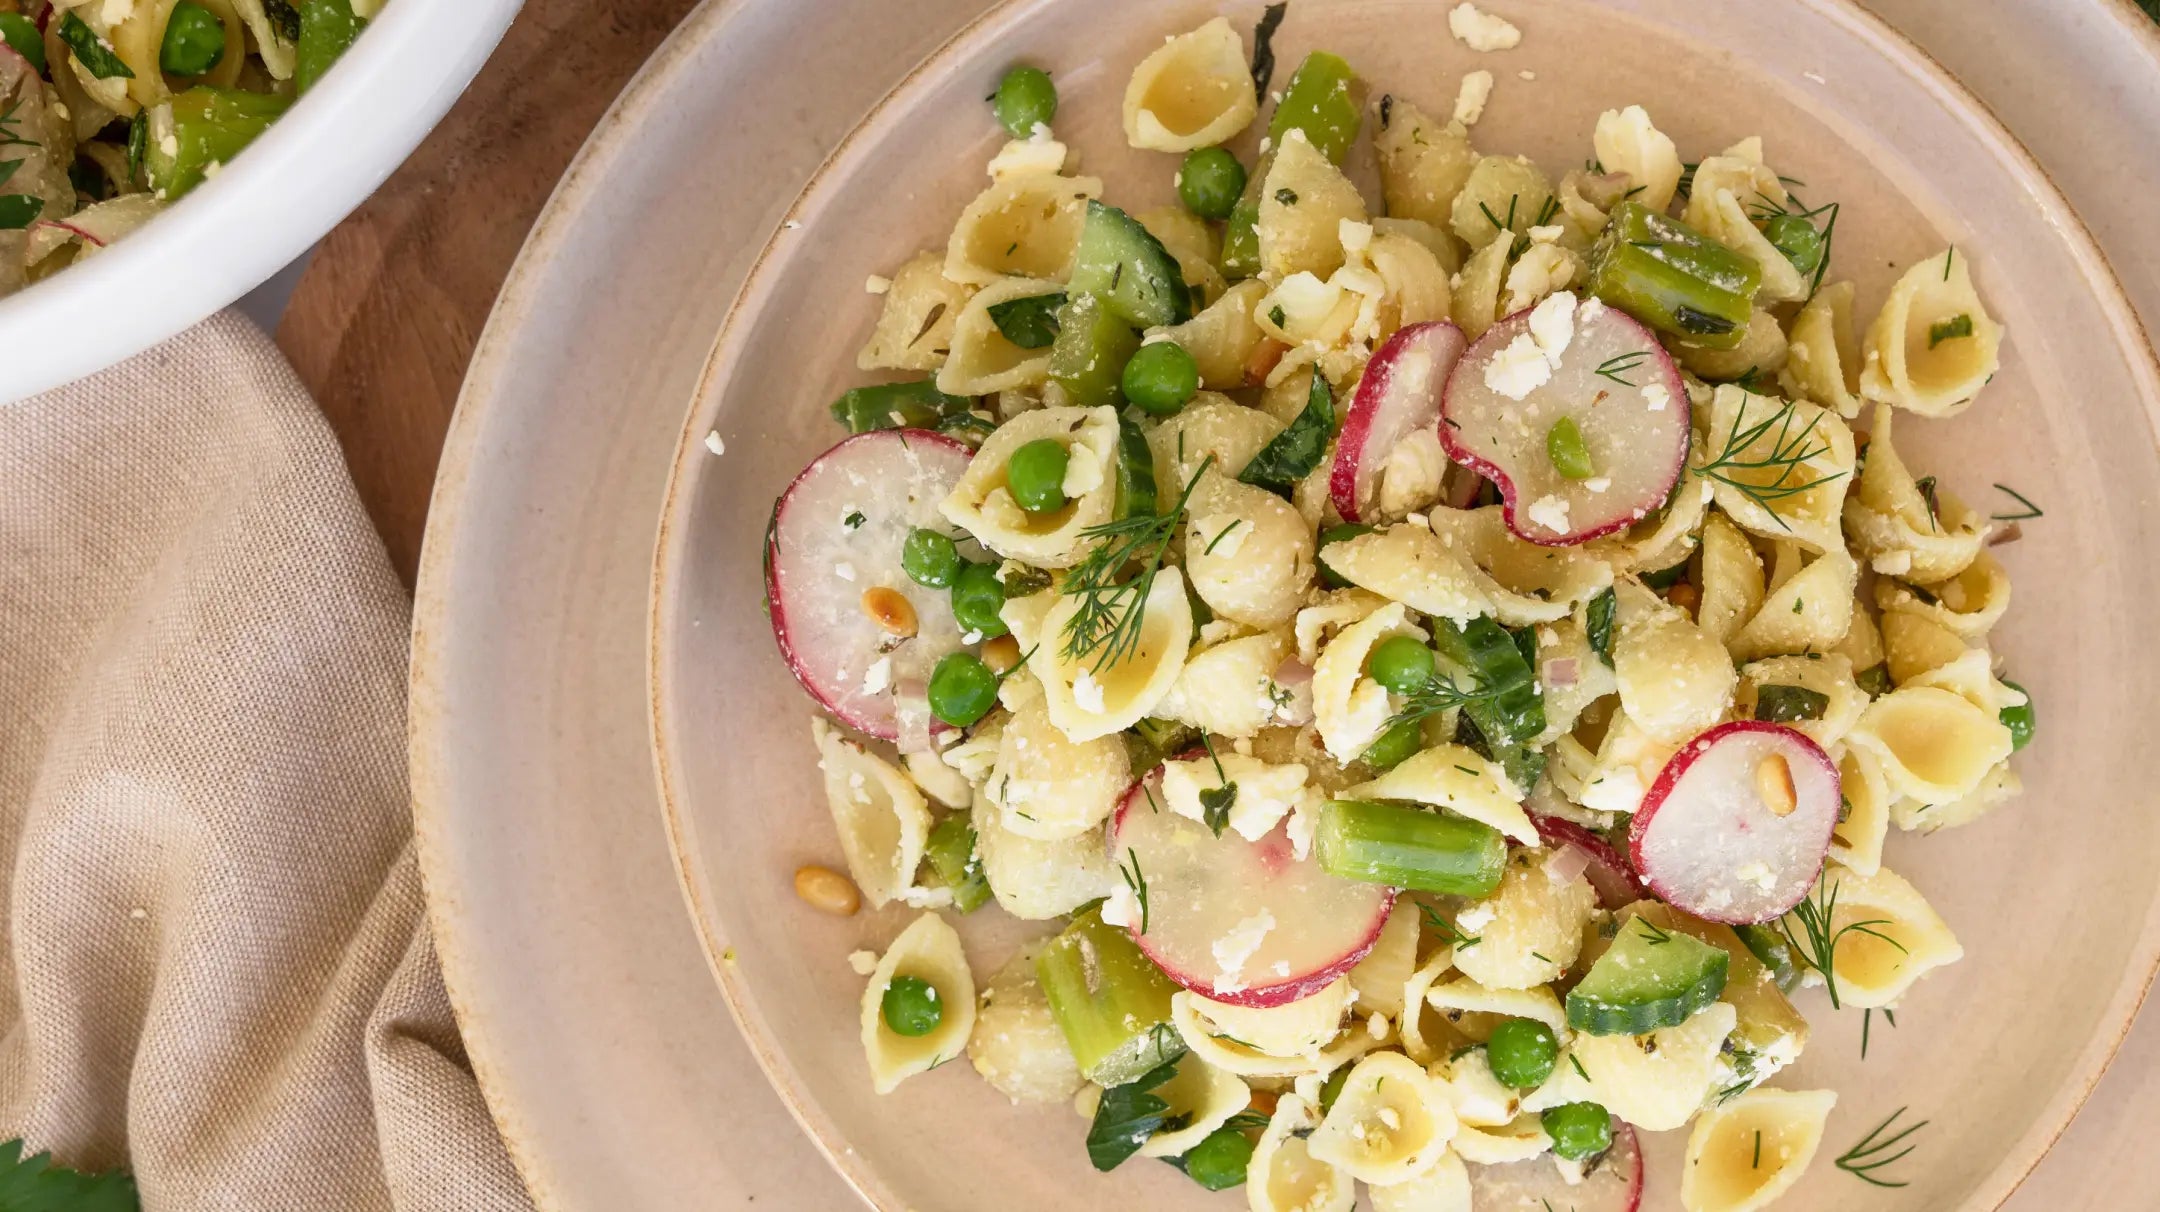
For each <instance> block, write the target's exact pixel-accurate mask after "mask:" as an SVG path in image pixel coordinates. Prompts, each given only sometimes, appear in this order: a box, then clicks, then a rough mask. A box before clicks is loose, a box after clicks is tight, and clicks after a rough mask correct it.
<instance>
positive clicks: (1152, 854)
mask: <svg viewBox="0 0 2160 1212" xmlns="http://www.w3.org/2000/svg"><path fill="white" fill-rule="evenodd" d="M1295 820H1296V817H1295V816H1288V817H1285V818H1284V819H1283V820H1282V821H1281V822H1280V823H1278V824H1277V825H1276V826H1275V828H1274V830H1273V831H1271V832H1269V833H1267V834H1264V835H1263V836H1262V837H1261V838H1260V840H1259V841H1257V842H1249V841H1246V840H1245V839H1244V838H1243V837H1241V836H1239V835H1238V833H1237V832H1236V831H1235V830H1231V829H1225V830H1224V831H1223V833H1222V836H1220V837H1217V836H1215V834H1214V833H1213V832H1211V831H1210V830H1209V829H1208V827H1207V826H1206V825H1204V824H1202V823H1201V822H1199V821H1195V820H1193V819H1191V818H1190V817H1185V816H1180V815H1178V814H1177V813H1175V812H1172V811H1171V810H1170V807H1169V805H1168V804H1167V803H1165V802H1164V800H1163V795H1162V770H1161V768H1159V767H1158V768H1157V769H1156V770H1155V771H1154V772H1153V773H1151V774H1149V775H1148V777H1147V778H1146V779H1145V780H1144V781H1142V782H1141V783H1140V785H1138V786H1136V787H1134V788H1133V789H1132V790H1131V791H1129V792H1127V793H1126V795H1125V802H1124V804H1123V805H1122V806H1120V807H1119V809H1118V813H1117V818H1116V820H1115V822H1114V823H1113V825H1112V828H1111V847H1110V848H1111V857H1112V859H1113V860H1115V861H1116V863H1117V865H1118V867H1119V868H1120V869H1121V870H1123V871H1124V872H1126V873H1127V874H1126V882H1127V884H1128V885H1132V886H1134V887H1135V889H1136V890H1137V887H1138V885H1140V884H1142V883H1144V884H1145V885H1146V888H1147V903H1146V906H1145V908H1146V915H1145V916H1146V919H1147V920H1146V921H1145V923H1141V922H1134V923H1132V925H1131V926H1130V927H1129V928H1130V929H1131V930H1132V935H1133V941H1135V942H1137V943H1138V944H1140V949H1141V950H1142V951H1144V952H1146V953H1147V956H1148V958H1149V959H1152V960H1154V961H1155V963H1156V966H1158V967H1160V968H1161V969H1162V970H1163V971H1164V972H1166V973H1168V974H1169V975H1170V979H1171V980H1174V981H1176V982H1177V983H1179V984H1180V985H1183V986H1185V987H1186V988H1187V989H1190V990H1192V991H1193V992H1195V993H1198V994H1200V995H1201V996H1203V997H1207V998H1211V999H1213V1000H1215V1001H1219V1002H1228V1003H1230V1004H1232V1005H1237V1006H1253V1007H1267V1006H1280V1005H1283V1004H1285V1003H1287V1002H1294V1001H1297V1000H1298V999H1299V998H1304V997H1310V996H1312V995H1313V994H1315V993H1318V992H1319V991H1320V990H1322V989H1324V988H1326V987H1327V986H1328V985H1329V984H1330V983H1331V982H1333V981H1334V980H1335V978H1337V977H1339V976H1341V975H1342V974H1343V973H1345V972H1348V971H1349V970H1350V969H1351V968H1353V967H1355V966H1356V965H1357V962H1358V961H1359V960H1361V959H1364V958H1365V953H1366V952H1368V951H1370V950H1372V947H1373V943H1374V942H1375V941H1377V940H1378V939H1379V937H1380V927H1382V926H1383V925H1386V924H1387V915H1388V910H1389V909H1390V908H1391V907H1393V905H1394V903H1395V890H1394V889H1392V888H1383V887H1381V886H1380V885H1378V884H1364V883H1359V882H1357V881H1355V880H1346V879H1341V878H1339V877H1337V876H1332V875H1329V874H1328V873H1326V872H1325V871H1322V870H1321V869H1320V864H1319V862H1318V861H1317V860H1315V859H1314V858H1313V857H1312V856H1311V854H1310V853H1308V854H1307V856H1306V857H1304V858H1299V857H1297V853H1296V849H1295V847H1294V846H1293V845H1292V843H1291V841H1290V833H1289V830H1290V827H1291V825H1292V824H1293V823H1294V822H1295ZM1135 860H1137V865H1136V862H1135ZM1143 924H1144V925H1145V927H1146V928H1145V929H1142V925H1143Z"/></svg>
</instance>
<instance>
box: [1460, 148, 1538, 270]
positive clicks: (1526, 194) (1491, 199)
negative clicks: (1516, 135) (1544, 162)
mask: <svg viewBox="0 0 2160 1212" xmlns="http://www.w3.org/2000/svg"><path fill="white" fill-rule="evenodd" d="M1552 196H1553V191H1552V181H1551V180H1550V179H1549V178H1547V177H1546V176H1545V172H1544V170H1543V169H1541V168H1539V167H1538V166H1537V165H1536V164H1533V163H1531V161H1530V160H1529V158H1528V157H1525V156H1486V157H1484V158H1482V159H1480V160H1479V161H1478V162H1477V164H1476V165H1475V166H1474V167H1472V168H1471V170H1470V175H1469V177H1468V178H1466V179H1465V180H1464V181H1463V185H1462V190H1461V192H1459V193H1457V194H1456V195H1455V204H1454V205H1453V206H1452V207H1451V208H1449V211H1448V223H1449V226H1450V227H1451V228H1452V229H1453V231H1454V232H1455V238H1456V239H1458V240H1461V241H1462V242H1463V243H1465V244H1467V245H1469V246H1470V247H1471V248H1473V249H1481V248H1484V247H1485V246H1486V245H1488V244H1491V243H1493V242H1494V241H1499V242H1500V243H1502V244H1506V243H1509V242H1510V241H1512V240H1513V239H1514V237H1515V236H1519V235H1524V234H1526V233H1528V231H1529V230H1530V227H1531V225H1532V224H1534V223H1536V222H1537V216H1539V215H1540V214H1543V213H1545V211H1546V203H1548V202H1550V201H1551V200H1552ZM1503 234H1506V235H1507V237H1508V239H1506V240H1502V239H1501V238H1500V237H1501V236H1502V235H1503Z"/></svg>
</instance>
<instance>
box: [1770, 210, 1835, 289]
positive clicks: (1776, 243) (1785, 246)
mask: <svg viewBox="0 0 2160 1212" xmlns="http://www.w3.org/2000/svg"><path fill="white" fill-rule="evenodd" d="M1763 238H1764V239H1766V240H1768V241H1770V247H1772V248H1775V249H1777V250H1778V252H1780V253H1782V254H1784V256H1785V259H1786V260H1787V261H1790V262H1792V267H1793V268H1794V269H1797V270H1799V271H1800V273H1801V275H1802V276H1803V277H1805V276H1807V275H1809V274H1812V273H1814V272H1815V271H1816V270H1817V269H1818V268H1820V267H1821V266H1822V261H1823V251H1824V248H1825V245H1824V243H1823V234H1822V232H1821V230H1819V229H1818V228H1817V227H1816V226H1815V225H1814V224H1813V223H1810V222H1808V221H1807V220H1806V219H1804V218H1802V217H1801V216H1799V215H1776V216H1774V217H1772V218H1771V220H1770V221H1769V222H1768V223H1765V224H1763Z"/></svg>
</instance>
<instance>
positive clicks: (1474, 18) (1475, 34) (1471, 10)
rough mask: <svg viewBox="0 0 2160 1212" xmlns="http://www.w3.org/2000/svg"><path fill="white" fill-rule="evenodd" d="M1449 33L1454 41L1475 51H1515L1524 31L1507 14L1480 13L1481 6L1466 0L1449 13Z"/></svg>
mask: <svg viewBox="0 0 2160 1212" xmlns="http://www.w3.org/2000/svg"><path fill="white" fill-rule="evenodd" d="M1447 24H1448V32H1449V33H1451V34H1453V35H1455V40H1456V41H1458V42H1460V43H1462V44H1463V45H1464V46H1467V47H1469V48H1470V49H1471V50H1474V51H1481V52H1489V51H1504V50H1513V49H1515V47H1517V46H1519V45H1520V44H1521V43H1522V31H1521V30H1519V29H1516V28H1515V27H1514V26H1513V25H1511V24H1509V23H1508V21H1507V19H1506V18H1504V17H1497V16H1494V15H1493V14H1491V13H1487V12H1481V11H1479V9H1478V6H1477V5H1475V4H1472V3H1470V2H1469V0H1463V3H1461V4H1458V5H1456V6H1455V7H1454V8H1453V9H1451V10H1450V11H1449V12H1448V15H1447Z"/></svg>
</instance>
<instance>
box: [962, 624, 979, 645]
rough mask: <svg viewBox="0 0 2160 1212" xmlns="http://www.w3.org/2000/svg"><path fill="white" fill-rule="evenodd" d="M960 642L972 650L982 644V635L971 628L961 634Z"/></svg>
mask: <svg viewBox="0 0 2160 1212" xmlns="http://www.w3.org/2000/svg"><path fill="white" fill-rule="evenodd" d="M960 642H961V643H962V644H965V645H967V646H968V647H970V648H973V647H974V646H975V645H977V644H980V643H982V642H983V633H982V632H980V631H977V630H975V629H974V628H973V627H970V628H968V629H967V630H966V631H965V632H963V633H962V634H961V636H960Z"/></svg>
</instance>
